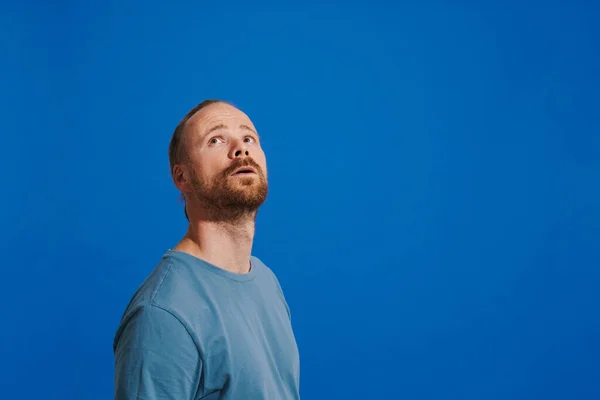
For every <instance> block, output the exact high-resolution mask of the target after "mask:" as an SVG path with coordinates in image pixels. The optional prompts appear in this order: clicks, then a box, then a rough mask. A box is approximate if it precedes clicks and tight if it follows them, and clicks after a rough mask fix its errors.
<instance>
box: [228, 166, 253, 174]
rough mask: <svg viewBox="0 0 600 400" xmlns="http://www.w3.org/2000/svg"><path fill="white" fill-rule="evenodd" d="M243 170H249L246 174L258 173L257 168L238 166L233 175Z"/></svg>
mask: <svg viewBox="0 0 600 400" xmlns="http://www.w3.org/2000/svg"><path fill="white" fill-rule="evenodd" d="M241 171H248V172H246V173H245V174H256V170H255V169H254V168H253V167H239V168H236V170H235V171H233V173H232V174H231V175H236V174H237V173H239V172H241Z"/></svg>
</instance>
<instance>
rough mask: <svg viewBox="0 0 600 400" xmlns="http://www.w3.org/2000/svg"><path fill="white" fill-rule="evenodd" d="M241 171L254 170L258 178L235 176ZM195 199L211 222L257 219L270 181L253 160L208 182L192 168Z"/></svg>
mask: <svg viewBox="0 0 600 400" xmlns="http://www.w3.org/2000/svg"><path fill="white" fill-rule="evenodd" d="M240 167H253V168H254V169H255V170H256V174H251V175H248V176H245V175H232V174H233V172H234V171H235V170H236V169H238V168H240ZM190 171H192V176H191V183H192V188H193V193H192V195H193V196H194V197H196V198H197V199H199V200H200V201H201V203H202V204H203V205H204V208H205V210H206V211H207V212H208V214H209V215H208V218H210V219H212V220H232V219H238V218H241V217H243V216H245V215H253V214H254V215H256V211H257V210H258V208H259V207H260V206H261V205H262V204H263V203H264V201H265V200H266V198H267V193H268V182H267V177H266V175H265V173H264V172H263V170H262V169H261V168H260V166H259V165H258V164H257V163H256V162H254V161H253V160H252V159H250V158H246V159H239V160H236V162H234V163H233V164H232V165H231V166H230V167H229V168H227V169H225V170H224V171H222V172H221V173H220V174H218V175H216V176H214V177H212V178H210V179H206V178H204V177H203V176H202V175H201V174H199V173H198V172H197V171H196V170H195V169H194V168H193V166H192V165H190Z"/></svg>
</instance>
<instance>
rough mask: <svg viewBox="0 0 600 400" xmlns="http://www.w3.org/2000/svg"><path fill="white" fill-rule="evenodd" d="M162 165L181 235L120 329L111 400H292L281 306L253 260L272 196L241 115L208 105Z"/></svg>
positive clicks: (267, 274) (195, 113)
mask: <svg viewBox="0 0 600 400" xmlns="http://www.w3.org/2000/svg"><path fill="white" fill-rule="evenodd" d="M169 158H170V164H171V173H172V177H173V182H174V183H175V186H176V187H177V188H178V189H179V190H180V191H181V192H182V194H183V196H184V199H185V214H186V217H187V219H188V221H189V226H188V230H187V233H186V234H185V236H184V237H183V239H182V240H181V241H180V242H179V243H178V244H177V245H176V246H174V248H173V249H169V250H167V251H166V253H165V254H164V255H163V257H162V259H161V261H160V262H159V263H158V265H157V266H156V267H155V269H154V270H153V271H152V273H151V274H150V275H149V276H148V277H147V278H146V280H145V281H144V282H143V283H142V285H141V286H140V288H139V289H138V290H137V291H136V292H135V294H134V295H133V298H132V299H131V301H130V302H129V305H128V306H127V309H126V310H125V313H124V315H123V317H122V320H121V323H120V325H119V328H118V330H117V332H116V335H115V339H114V345H113V348H114V353H115V399H117V400H134V399H144V400H154V399H157V400H158V399H173V400H175V399H177V400H188V399H189V400H196V399H223V400H225V399H236V400H237V399H248V400H252V399H277V400H286V399H299V398H300V396H299V356H298V348H297V345H296V341H295V338H294V334H293V331H292V325H291V321H290V313H289V308H288V305H287V303H286V301H285V298H284V295H283V293H282V290H281V287H280V285H279V282H278V280H277V278H276V277H275V275H274V274H273V272H272V271H271V270H270V269H269V268H268V267H266V266H265V265H264V264H263V263H262V262H261V261H260V260H259V259H258V258H256V257H254V256H251V249H252V242H253V238H254V230H255V220H256V214H257V211H258V208H259V207H260V205H261V204H262V203H263V202H264V201H265V199H266V196H267V186H268V185H267V165H266V159H265V154H264V152H263V150H262V148H261V145H260V140H259V137H258V134H257V133H256V128H255V127H254V125H253V124H252V121H251V120H250V119H249V118H248V116H246V114H244V113H243V112H242V111H240V110H239V109H238V108H236V107H234V106H232V105H231V104H229V103H226V102H224V101H219V100H207V101H205V102H203V103H201V104H199V105H198V106H196V107H195V108H194V109H192V110H191V111H190V112H189V113H188V114H187V115H186V116H185V117H184V118H183V120H182V121H181V122H180V123H179V125H178V126H177V128H176V129H175V132H174V133H173V137H172V139H171V143H170V146H169Z"/></svg>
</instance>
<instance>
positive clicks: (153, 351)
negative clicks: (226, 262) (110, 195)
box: [113, 250, 300, 400]
mask: <svg viewBox="0 0 600 400" xmlns="http://www.w3.org/2000/svg"><path fill="white" fill-rule="evenodd" d="M250 262H251V269H250V271H249V272H248V273H247V274H235V273H232V272H229V271H226V270H224V269H221V268H218V267H216V266H214V265H212V264H209V263H208V262H205V261H203V260H201V259H199V258H197V257H194V256H192V255H190V254H187V253H184V252H181V251H176V250H168V251H167V252H166V253H165V254H164V256H163V258H162V260H161V261H160V263H159V264H158V265H157V266H156V268H155V269H154V270H153V271H152V273H151V274H150V275H149V276H148V277H147V278H146V280H145V281H144V282H143V284H142V285H141V286H140V288H139V289H138V290H137V291H136V292H135V294H134V295H133V298H132V299H131V301H130V303H129V305H128V306H127V308H126V310H125V313H124V315H123V317H122V320H121V323H120V325H119V328H118V330H117V332H116V335H115V339H114V346H113V349H114V354H115V399H116V400H134V399H138V400H141V399H143V400H155V399H156V400H158V399H161V400H162V399H165V400H166V399H173V400H197V399H215V400H216V399H219V400H225V399H227V400H229V399H235V400H238V399H247V400H253V399H277V400H288V399H290V400H291V399H299V398H300V395H299V374H300V360H299V355H298V347H297V345H296V340H295V338H294V333H293V331H292V325H291V319H290V311H289V308H288V305H287V303H286V301H285V298H284V295H283V292H282V290H281V287H280V285H279V282H278V281H277V278H276V277H275V275H274V273H273V272H272V271H271V270H270V269H269V268H268V267H267V266H265V265H264V264H263V263H262V262H261V261H260V260H259V259H258V258H256V257H251V261H250Z"/></svg>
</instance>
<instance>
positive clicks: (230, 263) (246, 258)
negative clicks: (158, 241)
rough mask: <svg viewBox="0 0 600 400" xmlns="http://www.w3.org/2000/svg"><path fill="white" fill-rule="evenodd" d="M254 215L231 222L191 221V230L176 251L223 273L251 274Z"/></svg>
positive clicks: (189, 227)
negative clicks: (215, 267) (220, 269)
mask: <svg viewBox="0 0 600 400" xmlns="http://www.w3.org/2000/svg"><path fill="white" fill-rule="evenodd" d="M254 230H255V215H246V216H240V217H239V218H237V219H235V220H230V221H215V220H212V219H204V220H202V219H201V220H193V219H192V220H190V224H189V226H188V230H187V232H186V234H185V236H184V237H183V239H182V240H181V241H180V242H179V243H178V244H177V245H176V246H175V247H174V250H179V251H184V252H186V253H189V254H191V255H193V256H196V257H198V258H201V259H202V260H204V261H207V262H209V263H211V264H213V265H215V266H217V267H220V268H223V269H224V270H227V271H230V272H233V273H237V274H245V273H248V271H250V256H251V253H252V243H253V240H254Z"/></svg>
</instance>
